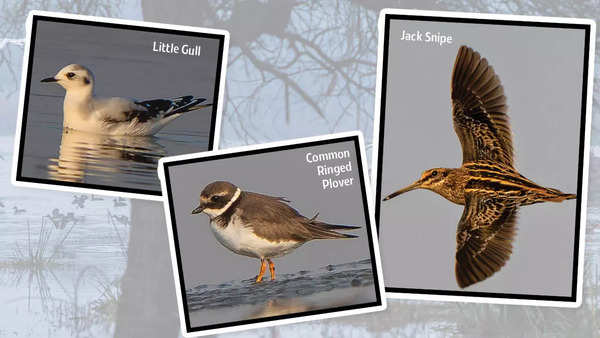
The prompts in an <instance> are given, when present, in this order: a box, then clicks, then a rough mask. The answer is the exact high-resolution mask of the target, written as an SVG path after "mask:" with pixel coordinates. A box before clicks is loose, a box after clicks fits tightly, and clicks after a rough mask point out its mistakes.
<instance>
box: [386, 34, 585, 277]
mask: <svg viewBox="0 0 600 338" xmlns="http://www.w3.org/2000/svg"><path fill="white" fill-rule="evenodd" d="M451 90H452V93H451V97H452V117H453V121H454V130H455V131H456V134H457V135H458V138H459V140H460V143H461V145H462V151H463V163H462V166H461V167H460V168H434V169H429V170H426V171H425V172H424V173H423V174H422V175H421V178H420V179H419V180H417V181H416V182H414V183H413V184H411V185H409V186H408V187H406V188H404V189H401V190H398V191H396V192H394V193H392V194H390V195H389V196H387V197H385V198H384V201H387V200H389V199H391V198H394V197H396V196H398V195H400V194H403V193H405V192H407V191H410V190H414V189H428V190H431V191H433V192H436V193H438V194H440V195H441V196H443V197H445V198H446V199H447V200H449V201H451V202H453V203H456V204H460V205H464V206H465V209H464V211H463V214H462V217H461V219H460V221H459V222H458V229H457V231H456V265H455V273H456V281H457V282H458V285H459V286H460V287H461V288H465V287H467V286H469V285H471V284H474V283H477V282H479V281H482V280H484V279H486V278H488V277H489V276H491V275H492V274H494V273H495V272H496V271H498V270H500V269H501V268H502V266H504V264H505V263H506V261H508V258H509V257H510V254H511V252H512V240H513V237H514V235H515V231H516V218H517V209H518V208H519V207H520V206H524V205H530V204H534V203H541V202H562V201H564V200H568V199H574V198H576V195H574V194H564V193H562V192H561V191H559V190H556V189H551V188H545V187H542V186H539V185H537V184H535V183H534V182H532V181H531V180H529V179H527V178H525V177H524V176H522V175H521V174H519V172H517V170H515V168H514V167H513V147H512V137H511V131H510V124H509V121H508V116H507V115H506V112H507V111H508V107H507V105H506V97H505V96H504V90H503V88H502V85H501V83H500V79H499V78H498V76H497V75H496V74H495V73H494V70H493V68H492V67H491V66H490V65H488V62H487V60H486V59H485V58H481V57H480V55H479V53H477V52H475V51H473V50H472V49H471V48H469V47H467V46H461V47H460V49H459V50H458V54H457V56H456V60H455V62H454V69H453V71H452V84H451Z"/></svg>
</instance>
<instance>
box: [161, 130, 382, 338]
mask: <svg viewBox="0 0 600 338" xmlns="http://www.w3.org/2000/svg"><path fill="white" fill-rule="evenodd" d="M344 141H353V142H354V144H355V146H357V147H358V149H360V151H359V152H357V154H356V156H357V160H358V161H359V163H361V166H362V167H361V168H360V176H361V177H362V178H363V180H362V194H363V204H366V207H367V209H368V215H367V217H368V220H369V225H368V229H367V230H368V231H367V232H368V233H369V236H370V238H369V245H370V248H371V250H370V251H371V260H372V261H371V264H372V265H374V266H375V269H374V271H373V273H374V277H375V279H376V280H375V288H376V291H377V295H376V296H377V300H376V301H375V302H374V303H373V304H374V305H366V306H361V305H352V306H348V308H351V309H343V308H346V307H342V308H341V309H339V310H335V309H334V310H317V311H309V312H319V314H304V315H303V314H302V313H296V314H287V315H282V316H275V317H265V318H256V319H249V320H244V321H241V322H238V324H235V323H233V324H231V325H228V324H227V323H225V324H216V325H207V326H202V327H200V328H192V327H190V325H189V316H188V313H187V311H186V304H184V299H183V298H184V297H183V293H182V289H181V288H182V285H183V283H182V281H181V276H182V272H181V269H180V265H179V263H178V261H179V256H178V254H177V251H176V248H175V238H174V235H173V226H174V224H173V222H172V219H173V218H174V217H173V216H174V215H173V213H172V210H173V208H172V204H171V200H170V197H171V196H170V192H169V189H168V185H167V182H166V179H165V171H166V170H167V166H169V163H171V165H178V164H173V162H179V163H180V162H184V163H181V164H186V163H190V162H194V160H198V159H204V160H207V161H210V159H205V158H207V157H219V156H221V155H230V157H236V156H237V155H238V154H239V156H246V155H249V154H252V153H256V152H277V151H285V150H287V149H290V147H294V146H298V147H302V146H303V145H306V146H311V145H313V144H330V143H337V142H344ZM281 148H283V149H281ZM279 149H281V150H279ZM158 171H159V178H160V181H161V186H162V190H163V192H164V193H163V199H164V208H165V217H166V223H167V233H168V236H169V249H170V251H171V263H172V265H173V278H174V281H175V290H176V295H177V306H178V310H179V319H180V323H181V330H182V333H183V336H184V337H198V336H204V335H211V334H221V333H226V332H235V331H241V330H247V329H255V328H262V327H269V326H274V325H284V324H292V323H299V322H305V321H310V320H319V319H326V318H334V317H342V316H349V315H356V314H362V313H370V312H375V311H382V310H385V309H386V307H387V301H386V295H385V286H384V282H383V273H382V271H381V259H380V254H379V243H378V240H377V228H376V226H375V217H374V213H373V204H372V199H371V196H372V194H371V187H370V184H369V171H368V164H367V157H366V153H365V146H364V140H363V136H362V133H361V132H360V131H353V132H345V133H337V134H331V135H323V136H315V137H307V138H299V139H293V140H286V141H279V142H272V143H265V144H259V145H252V146H244V147H235V148H228V149H225V150H217V151H210V152H202V153H195V154H188V155H178V156H171V157H164V158H162V159H160V160H159V166H158ZM327 311H329V312H327ZM323 312H324V313H323ZM269 318H274V319H269ZM211 327H214V328H211ZM202 328H204V329H202Z"/></svg>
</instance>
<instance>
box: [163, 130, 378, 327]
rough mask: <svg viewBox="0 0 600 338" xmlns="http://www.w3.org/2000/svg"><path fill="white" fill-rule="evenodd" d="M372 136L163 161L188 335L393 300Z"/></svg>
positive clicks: (334, 313) (346, 311)
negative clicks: (368, 141)
mask: <svg viewBox="0 0 600 338" xmlns="http://www.w3.org/2000/svg"><path fill="white" fill-rule="evenodd" d="M365 159H366V157H365V151H364V144H363V140H362V134H360V132H351V133H342V134H334V135H327V136H320V137H311V138H304V139H296V140H291V141H282V142H274V143H268V144H262V145H254V146H247V147H240V148H232V149H227V150H219V151H212V152H206V153H199V154H191V155H180V156H174V157H167V158H163V159H161V160H160V165H159V176H160V177H161V182H162V189H163V192H164V198H165V201H164V204H165V215H166V218H167V227H168V234H169V244H170V249H171V259H172V263H173V271H174V279H175V287H176V293H177V301H178V306H179V315H180V320H181V327H182V332H183V334H184V336H200V335H208V334H217V333H223V332H231V331H238V330H243V329H249V328H258V327H266V326H272V325H279V324H286V323H296V322H301V321H307V320H315V319H323V318H332V317H339V316H346V315H352V314H359V313H367V312H373V311H379V310H383V309H385V306H386V301H385V295H384V284H383V279H382V274H381V264H380V260H379V248H378V243H377V235H376V227H375V222H374V218H373V213H372V205H371V203H372V198H371V195H370V183H369V180H368V170H367V165H366V160H365Z"/></svg>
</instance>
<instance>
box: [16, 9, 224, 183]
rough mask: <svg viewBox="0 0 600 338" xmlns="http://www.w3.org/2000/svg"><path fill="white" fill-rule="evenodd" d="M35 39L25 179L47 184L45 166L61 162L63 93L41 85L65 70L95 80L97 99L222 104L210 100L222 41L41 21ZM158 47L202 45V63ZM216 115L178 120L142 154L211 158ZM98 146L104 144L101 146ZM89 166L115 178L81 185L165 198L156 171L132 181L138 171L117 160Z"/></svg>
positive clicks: (89, 179)
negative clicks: (80, 68)
mask: <svg viewBox="0 0 600 338" xmlns="http://www.w3.org/2000/svg"><path fill="white" fill-rule="evenodd" d="M36 32H37V34H36V38H35V50H34V58H33V64H32V69H31V87H30V92H29V98H28V99H29V107H28V111H27V113H28V114H27V126H26V128H25V130H26V133H27V136H26V138H25V144H24V148H23V170H22V175H23V176H25V177H33V178H42V179H45V178H49V177H47V175H48V169H47V168H46V164H47V163H48V159H52V158H57V157H58V151H59V147H60V145H61V132H62V120H63V100H64V95H65V90H64V89H63V88H62V87H60V86H59V85H57V84H48V83H40V80H41V79H43V78H47V77H51V76H54V75H55V74H56V73H57V72H58V71H59V70H60V69H61V68H63V67H64V66H66V65H68V64H71V63H78V64H82V65H84V66H86V67H88V68H89V69H90V70H91V71H92V72H93V73H94V76H95V83H94V90H95V94H96V95H97V96H99V97H113V96H117V97H126V98H132V99H136V100H147V99H154V98H170V97H177V96H182V95H194V96H198V97H204V98H206V102H207V103H216V101H217V98H216V97H214V98H213V95H214V94H215V91H214V86H215V85H216V76H218V74H217V73H216V71H217V66H218V63H217V61H218V57H219V40H218V39H217V38H216V37H213V38H200V37H192V36H180V35H176V34H163V33H155V32H144V31H137V30H125V29H122V28H107V27H98V26H88V25H81V24H71V23H57V22H48V21H42V20H39V21H38V24H37V30H36ZM154 41H156V42H157V44H158V42H165V43H175V44H176V45H179V46H180V47H181V46H182V45H183V44H188V45H190V46H195V45H200V46H201V48H202V50H201V54H200V55H199V56H189V55H183V54H167V53H159V52H154V51H153V42H154ZM212 111H213V108H204V109H201V110H198V111H193V112H190V113H189V114H185V116H181V117H180V118H178V119H176V120H174V121H173V122H171V123H169V124H168V125H167V126H166V127H164V128H163V129H162V130H161V131H160V132H159V134H157V135H158V136H156V137H153V138H148V139H149V140H157V141H156V142H154V143H153V144H152V143H149V144H148V145H146V146H144V147H142V148H140V149H146V150H147V152H149V153H150V154H149V155H157V156H158V157H160V156H166V155H178V154H183V153H190V152H198V151H205V150H208V143H209V139H210V127H211V120H212ZM90 140H91V139H90ZM100 140H102V139H100ZM150 142H152V141H150ZM99 143H100V144H102V141H100V142H99ZM125 143H127V141H125ZM63 146H69V144H67V145H63ZM81 147H82V146H80V149H83V148H81ZM88 148H90V151H93V150H94V148H99V146H98V145H95V144H93V142H91V144H89V145H88ZM94 155H97V154H92V155H89V154H88V157H90V158H91V157H92V156H94ZM147 155H148V154H147ZM71 160H72V162H74V163H75V162H81V163H82V164H83V163H87V161H89V160H90V159H89V158H86V156H85V155H84V156H82V158H77V159H71ZM92 160H97V162H99V163H106V164H107V165H109V166H110V167H112V168H120V170H118V173H110V175H96V174H97V173H90V172H86V174H87V176H86V177H85V178H84V183H95V184H103V185H107V186H119V187H126V188H137V189H144V190H155V191H159V190H160V184H159V181H158V179H157V177H156V163H152V164H151V165H150V166H149V168H148V169H144V170H139V173H137V174H133V175H132V174H131V172H130V171H128V168H129V167H131V166H134V165H135V163H133V162H134V161H131V160H129V161H123V160H122V159H121V158H119V152H116V155H115V156H114V158H112V157H110V156H106V154H103V156H99V158H98V159H96V158H93V159H92ZM111 161H115V162H116V163H114V164H113V163H112V162H111ZM124 162H125V163H124ZM109 163H110V164H109ZM141 166H144V164H142V165H141ZM139 167H140V166H138V168H139ZM97 168H101V167H99V166H98V167H97ZM86 170H88V171H91V170H92V169H90V168H88V169H86ZM142 171H143V172H142ZM107 176H108V177H107Z"/></svg>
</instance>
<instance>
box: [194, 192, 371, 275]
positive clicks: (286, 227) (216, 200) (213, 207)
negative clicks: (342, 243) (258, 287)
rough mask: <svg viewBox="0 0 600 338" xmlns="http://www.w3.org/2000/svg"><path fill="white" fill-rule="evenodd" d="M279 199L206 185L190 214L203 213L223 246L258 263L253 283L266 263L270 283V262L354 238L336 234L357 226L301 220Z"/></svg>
mask: <svg viewBox="0 0 600 338" xmlns="http://www.w3.org/2000/svg"><path fill="white" fill-rule="evenodd" d="M287 202H289V201H287V200H286V199H284V198H282V197H272V196H267V195H263V194H258V193H254V192H249V191H242V190H241V189H240V188H238V187H237V186H235V185H233V184H232V183H229V182H224V181H217V182H213V183H211V184H209V185H207V186H206V187H205V188H204V189H203V190H202V193H201V194H200V205H199V206H198V207H197V208H195V209H194V210H193V211H192V214H198V213H201V212H204V213H205V214H207V215H208V216H209V217H210V220H211V222H210V228H211V230H212V232H213V234H214V235H215V237H216V238H217V240H218V241H219V243H221V244H222V245H223V246H225V247H226V248H227V249H229V250H231V251H233V252H235V253H236V254H239V255H244V256H248V257H254V258H258V259H260V261H261V265H260V271H259V273H258V276H257V277H256V282H257V283H260V282H261V281H262V279H263V275H264V273H265V270H266V267H267V263H268V265H269V271H270V273H271V280H274V279H275V263H273V261H272V259H273V258H276V257H281V256H284V255H286V254H288V253H290V252H291V251H292V250H294V249H296V248H298V247H299V246H301V245H302V244H304V243H306V242H308V241H311V240H314V239H348V238H356V237H357V236H354V235H350V234H342V233H339V232H337V231H336V230H342V231H343V230H352V229H357V228H359V227H357V226H350V225H334V224H328V223H324V222H321V221H318V220H317V216H318V214H317V215H315V216H314V217H312V218H308V217H305V216H302V215H301V214H300V213H299V212H298V211H297V210H295V209H294V208H292V207H290V206H289V205H288V204H287Z"/></svg>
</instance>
